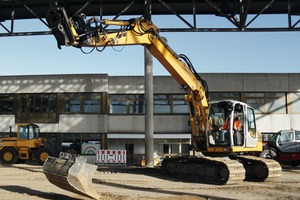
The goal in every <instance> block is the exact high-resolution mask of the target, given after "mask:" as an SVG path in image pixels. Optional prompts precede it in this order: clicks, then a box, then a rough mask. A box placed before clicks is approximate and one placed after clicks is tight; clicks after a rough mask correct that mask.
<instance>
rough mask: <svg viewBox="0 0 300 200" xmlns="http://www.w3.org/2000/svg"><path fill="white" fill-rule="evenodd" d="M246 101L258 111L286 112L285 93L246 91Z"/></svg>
mask: <svg viewBox="0 0 300 200" xmlns="http://www.w3.org/2000/svg"><path fill="white" fill-rule="evenodd" d="M245 100H246V103H247V104H249V105H250V106H252V107H253V108H254V110H255V112H256V113H286V103H285V102H286V97H285V93H283V92H282V93H280V92H277V93H276V92H274V93H254V92H253V93H245Z"/></svg>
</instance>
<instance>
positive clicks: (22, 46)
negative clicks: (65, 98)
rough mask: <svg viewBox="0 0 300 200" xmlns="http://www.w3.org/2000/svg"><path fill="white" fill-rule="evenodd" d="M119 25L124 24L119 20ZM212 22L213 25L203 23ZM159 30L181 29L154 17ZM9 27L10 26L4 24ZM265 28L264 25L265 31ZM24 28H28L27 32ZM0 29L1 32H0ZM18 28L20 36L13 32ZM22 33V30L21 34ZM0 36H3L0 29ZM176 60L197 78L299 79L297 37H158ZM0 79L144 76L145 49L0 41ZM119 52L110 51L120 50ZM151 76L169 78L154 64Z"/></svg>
mask: <svg viewBox="0 0 300 200" xmlns="http://www.w3.org/2000/svg"><path fill="white" fill-rule="evenodd" d="M122 19H125V18H124V17H123V18H122ZM197 20H198V23H203V24H201V26H204V27H209V26H212V27H214V26H219V27H222V26H224V27H225V26H226V27H228V23H229V22H228V21H227V20H225V19H222V18H220V19H216V17H214V18H209V17H207V18H206V17H202V18H199V19H197ZM208 20H213V21H208ZM286 21H287V18H286V17H284V16H280V17H279V16H278V17H270V18H265V19H263V20H256V21H255V23H253V24H254V25H255V26H256V27H259V26H262V27H265V26H279V27H283V26H286V24H287V22H286ZM153 22H154V23H155V24H156V25H157V26H158V27H164V28H166V27H178V26H181V27H184V25H182V24H178V22H179V21H178V19H176V20H173V18H171V17H154V18H153ZM6 23H9V22H6ZM266 24H267V25H266ZM27 27H29V28H27ZM0 28H1V27H0ZM18 28H19V30H18ZM26 28H27V29H26ZM41 28H42V29H43V30H47V29H45V26H44V25H43V24H42V23H40V22H36V21H34V22H28V23H27V22H26V23H25V22H22V23H21V22H16V28H15V31H16V32H18V31H24V30H28V31H33V30H35V29H36V30H41ZM0 31H1V32H3V30H1V29H0ZM161 35H162V36H164V37H166V38H167V40H168V44H169V45H170V46H171V48H173V50H175V52H177V53H178V54H181V53H183V54H186V55H187V56H188V57H189V58H190V60H191V61H192V63H193V65H194V67H195V68H196V70H197V71H198V72H199V73H208V72H209V73H210V72H212V73H219V72H241V73H248V72H254V73H296V72H297V73H300V62H299V60H298V58H299V53H300V32H251V33H249V32H236V33H233V32H226V33H217V32H215V33H212V32H208V33H203V32H197V33H190V32H187V33H161ZM0 46H1V52H2V54H1V64H0V70H1V74H0V75H31V74H85V73H107V74H109V75H110V76H115V75H116V76H118V75H144V49H143V47H142V46H126V47H125V48H123V50H122V51H121V52H117V51H115V50H114V49H113V48H111V47H108V48H106V50H105V51H104V52H102V53H99V52H97V51H94V52H93V53H91V54H88V55H85V54H83V53H82V52H81V51H80V50H79V49H77V48H73V47H63V48H62V50H59V49H58V48H57V46H56V40H55V38H54V36H52V35H50V36H24V37H0ZM121 48H122V47H115V49H118V50H120V49H121ZM154 75H169V74H168V72H167V71H166V70H165V69H164V67H163V66H162V65H160V64H159V63H158V62H156V61H155V62H154Z"/></svg>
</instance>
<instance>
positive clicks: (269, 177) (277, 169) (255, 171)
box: [237, 156, 282, 182]
mask: <svg viewBox="0 0 300 200" xmlns="http://www.w3.org/2000/svg"><path fill="white" fill-rule="evenodd" d="M237 160H239V161H240V162H241V163H242V164H243V165H244V168H245V170H246V178H245V181H256V182H263V181H273V180H274V179H276V178H278V177H279V176H281V172H282V168H281V165H280V164H279V163H278V162H277V161H275V160H272V159H265V158H259V157H255V156H237Z"/></svg>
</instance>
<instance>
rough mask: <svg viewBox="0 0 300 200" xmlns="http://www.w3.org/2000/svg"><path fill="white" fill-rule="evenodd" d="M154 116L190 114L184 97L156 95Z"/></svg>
mask: <svg viewBox="0 0 300 200" xmlns="http://www.w3.org/2000/svg"><path fill="white" fill-rule="evenodd" d="M153 103H154V107H153V109H154V114H188V112H189V110H188V104H187V102H185V101H184V95H182V94H181V95H177V94H176V95H172V94H164V95H163V94H159V95H154V100H153Z"/></svg>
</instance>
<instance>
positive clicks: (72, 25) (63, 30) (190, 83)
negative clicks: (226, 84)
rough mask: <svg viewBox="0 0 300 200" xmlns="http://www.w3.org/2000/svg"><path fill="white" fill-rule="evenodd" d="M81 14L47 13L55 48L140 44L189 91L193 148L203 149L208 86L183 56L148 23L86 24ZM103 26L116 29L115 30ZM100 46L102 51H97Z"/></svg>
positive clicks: (58, 10)
mask: <svg viewBox="0 0 300 200" xmlns="http://www.w3.org/2000/svg"><path fill="white" fill-rule="evenodd" d="M84 18H85V16H84V15H77V16H75V17H73V18H68V17H67V14H66V12H65V10H64V8H54V9H52V10H50V11H49V12H48V14H47V18H46V19H47V21H48V23H49V25H50V26H51V29H52V32H53V34H54V36H55V37H56V40H57V42H58V46H59V47H60V46H62V45H65V46H74V47H78V48H82V47H90V48H96V49H97V50H98V51H102V50H103V49H104V48H106V47H108V46H124V45H142V46H144V47H146V48H147V49H148V51H149V52H150V53H151V54H152V55H153V56H154V57H155V58H156V59H157V60H158V61H159V62H160V63H161V64H162V65H163V66H164V67H165V68H166V70H167V71H168V72H169V73H170V74H171V75H172V77H174V78H175V80H176V81H177V82H178V83H179V84H180V86H181V88H183V89H185V90H186V91H188V94H187V95H185V100H186V101H187V102H188V103H189V105H190V106H189V108H190V120H189V123H190V125H191V129H192V144H193V146H194V148H195V149H197V150H199V147H201V149H204V148H205V146H206V136H205V130H206V126H207V118H208V102H207V96H206V93H207V90H208V89H207V84H206V82H205V81H204V80H203V79H202V78H201V77H200V76H199V75H198V74H197V72H196V71H195V69H194V67H193V66H192V64H191V62H190V61H189V59H188V58H187V57H186V56H185V55H178V54H176V52H174V51H173V50H172V49H171V47H170V46H169V45H168V44H167V41H166V39H165V38H163V37H162V36H160V35H159V29H158V28H157V27H156V26H155V25H154V24H153V23H152V22H151V21H149V20H146V19H144V18H134V19H129V20H109V19H104V20H103V21H101V22H100V20H98V19H97V18H96V17H94V18H92V19H90V20H88V21H86V20H85V19H84ZM103 26H104V27H107V26H116V27H118V28H117V29H116V30H106V29H105V28H103ZM99 47H102V49H99Z"/></svg>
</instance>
